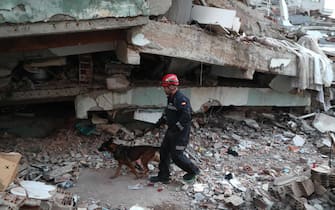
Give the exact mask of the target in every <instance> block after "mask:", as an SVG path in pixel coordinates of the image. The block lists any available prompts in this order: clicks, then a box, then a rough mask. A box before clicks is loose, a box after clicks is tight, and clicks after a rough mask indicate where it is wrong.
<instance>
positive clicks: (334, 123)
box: [313, 113, 335, 132]
mask: <svg viewBox="0 0 335 210" xmlns="http://www.w3.org/2000/svg"><path fill="white" fill-rule="evenodd" d="M313 126H314V127H315V128H316V129H318V130H319V131H320V132H327V131H332V132H335V117H332V116H329V115H326V114H323V113H320V114H318V115H316V116H315V118H314V121H313Z"/></svg>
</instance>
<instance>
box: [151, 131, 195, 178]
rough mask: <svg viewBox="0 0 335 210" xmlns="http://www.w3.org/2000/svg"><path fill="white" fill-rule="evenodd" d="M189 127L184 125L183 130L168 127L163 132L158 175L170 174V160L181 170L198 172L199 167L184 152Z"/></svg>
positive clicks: (165, 176) (192, 172)
mask: <svg viewBox="0 0 335 210" xmlns="http://www.w3.org/2000/svg"><path fill="white" fill-rule="evenodd" d="M189 135H190V127H185V128H184V130H183V131H176V130H173V129H170V128H169V129H168V130H167V131H166V133H165V136H164V139H163V142H162V144H161V147H160V151H159V154H160V163H159V173H158V176H160V177H163V178H168V177H169V176H170V170H169V168H170V161H171V159H172V160H173V162H174V163H175V164H176V165H177V166H178V167H179V168H181V169H182V170H184V171H186V172H187V173H190V174H197V173H199V169H198V167H197V166H195V165H194V164H193V163H192V162H191V161H190V160H189V159H188V158H187V157H186V156H185V154H184V151H185V149H186V146H187V144H188V141H189Z"/></svg>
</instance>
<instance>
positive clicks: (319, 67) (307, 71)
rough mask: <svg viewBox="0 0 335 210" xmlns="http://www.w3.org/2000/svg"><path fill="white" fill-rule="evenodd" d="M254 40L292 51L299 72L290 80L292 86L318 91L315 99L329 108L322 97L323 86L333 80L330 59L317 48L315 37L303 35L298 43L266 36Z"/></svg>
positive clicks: (326, 108)
mask: <svg viewBox="0 0 335 210" xmlns="http://www.w3.org/2000/svg"><path fill="white" fill-rule="evenodd" d="M256 40H257V41H258V42H260V43H262V44H266V45H271V46H274V47H280V48H284V49H287V50H288V51H289V52H292V53H294V54H295V55H296V56H297V57H298V66H299V68H298V69H299V72H298V73H297V75H296V77H295V79H293V80H292V87H293V88H298V89H300V90H305V89H311V90H316V91H318V93H319V94H318V96H317V100H318V101H319V102H320V103H322V104H323V105H324V109H325V110H328V109H329V106H328V105H327V104H326V102H325V99H324V92H323V88H324V87H330V86H331V84H332V82H333V79H334V75H333V74H334V73H333V67H332V61H331V60H330V59H328V58H327V56H326V55H325V54H324V53H323V51H322V50H321V49H320V48H319V46H318V44H317V43H316V41H315V39H313V38H312V37H310V36H304V37H302V38H301V39H300V40H299V41H298V43H292V42H288V41H285V40H277V39H273V38H268V37H267V38H265V39H256ZM330 100H331V99H330Z"/></svg>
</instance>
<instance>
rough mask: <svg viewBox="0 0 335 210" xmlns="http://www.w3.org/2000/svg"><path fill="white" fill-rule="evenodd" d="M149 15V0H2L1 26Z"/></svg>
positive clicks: (0, 4) (0, 11)
mask: <svg viewBox="0 0 335 210" xmlns="http://www.w3.org/2000/svg"><path fill="white" fill-rule="evenodd" d="M149 14H150V11H149V5H148V4H147V2H146V1H145V0H134V1H131V0H114V1H112V0H104V1H91V0H81V1H63V0H49V1H44V0H33V1H31V0H2V1H1V2H0V23H6V22H9V23H28V22H40V21H59V20H73V19H76V20H87V19H97V18H105V17H134V16H139V15H144V16H148V15H149Z"/></svg>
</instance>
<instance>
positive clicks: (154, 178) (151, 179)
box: [149, 176, 170, 184]
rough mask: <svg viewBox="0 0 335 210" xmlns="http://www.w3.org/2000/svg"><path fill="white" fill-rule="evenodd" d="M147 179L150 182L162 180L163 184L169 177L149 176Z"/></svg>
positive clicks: (168, 180)
mask: <svg viewBox="0 0 335 210" xmlns="http://www.w3.org/2000/svg"><path fill="white" fill-rule="evenodd" d="M149 181H150V182H152V183H156V182H162V183H163V184H169V182H170V179H169V178H168V177H161V176H152V177H150V178H149Z"/></svg>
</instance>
